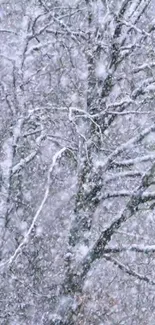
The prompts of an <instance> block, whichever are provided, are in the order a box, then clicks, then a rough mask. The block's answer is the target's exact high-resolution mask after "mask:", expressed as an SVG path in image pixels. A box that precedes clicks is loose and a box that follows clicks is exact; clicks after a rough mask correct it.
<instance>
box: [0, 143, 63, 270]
mask: <svg viewBox="0 0 155 325" xmlns="http://www.w3.org/2000/svg"><path fill="white" fill-rule="evenodd" d="M66 150H67V148H66V147H64V148H62V149H61V150H59V151H58V152H56V154H55V155H54V157H53V160H52V164H51V166H50V168H49V170H48V175H47V183H46V188H45V193H44V197H43V199H42V201H41V204H40V205H39V208H38V209H37V211H36V213H35V216H34V218H33V220H32V222H31V225H30V227H29V229H28V231H27V233H26V235H25V236H24V238H23V240H22V241H21V243H20V244H19V246H18V247H17V249H16V250H15V252H14V254H13V255H12V256H11V257H10V258H9V259H8V260H7V261H4V262H2V263H1V264H0V267H2V266H4V265H7V264H8V265H10V264H12V262H13V261H14V260H15V259H16V257H17V255H18V254H19V253H20V252H21V249H22V247H23V246H24V245H25V244H26V243H27V241H28V239H29V236H30V234H31V232H32V230H33V228H34V226H35V224H36V222H37V220H38V218H39V216H40V213H41V212H42V210H43V207H44V205H45V203H46V201H47V198H48V195H49V190H50V184H51V174H52V172H53V169H54V167H55V165H56V163H57V161H58V159H59V158H61V156H62V154H63V153H64V152H65V151H66Z"/></svg>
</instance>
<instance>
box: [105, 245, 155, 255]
mask: <svg viewBox="0 0 155 325" xmlns="http://www.w3.org/2000/svg"><path fill="white" fill-rule="evenodd" d="M122 252H136V253H145V254H148V253H155V245H131V246H124V247H109V248H106V249H105V253H106V254H109V253H122Z"/></svg>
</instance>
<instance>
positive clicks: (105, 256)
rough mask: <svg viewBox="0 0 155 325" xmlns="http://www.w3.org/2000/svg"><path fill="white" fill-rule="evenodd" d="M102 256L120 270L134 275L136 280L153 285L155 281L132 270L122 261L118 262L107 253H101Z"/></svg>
mask: <svg viewBox="0 0 155 325" xmlns="http://www.w3.org/2000/svg"><path fill="white" fill-rule="evenodd" d="M103 258H105V259H106V260H107V261H109V262H112V263H113V264H114V265H116V266H118V268H119V269H120V270H121V271H124V272H125V273H127V274H128V275H131V276H133V277H136V278H137V279H138V280H141V281H144V282H147V283H149V284H151V285H155V281H154V280H152V279H150V278H148V277H147V276H146V275H142V274H140V273H137V272H136V271H134V270H131V269H130V268H129V267H128V266H126V265H125V264H123V263H122V262H119V261H118V260H117V259H115V258H113V257H111V256H109V255H103Z"/></svg>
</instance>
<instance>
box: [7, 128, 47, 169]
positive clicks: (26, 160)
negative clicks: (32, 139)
mask: <svg viewBox="0 0 155 325" xmlns="http://www.w3.org/2000/svg"><path fill="white" fill-rule="evenodd" d="M43 139H45V134H44V132H43V133H42V134H41V135H40V136H39V137H38V138H37V140H36V142H37V148H36V149H35V150H34V151H32V152H31V153H30V154H29V155H28V156H27V157H25V158H23V159H21V160H20V162H19V163H18V164H16V165H15V166H14V167H12V174H11V175H14V174H16V173H17V172H19V171H20V170H21V169H22V168H23V167H25V165H26V164H28V163H29V162H30V161H31V160H33V159H34V158H35V156H36V155H37V153H38V151H39V148H40V145H41V142H42V140H43Z"/></svg>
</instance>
